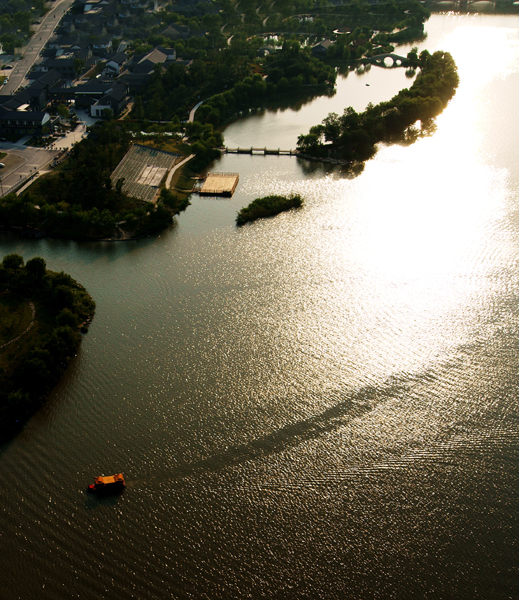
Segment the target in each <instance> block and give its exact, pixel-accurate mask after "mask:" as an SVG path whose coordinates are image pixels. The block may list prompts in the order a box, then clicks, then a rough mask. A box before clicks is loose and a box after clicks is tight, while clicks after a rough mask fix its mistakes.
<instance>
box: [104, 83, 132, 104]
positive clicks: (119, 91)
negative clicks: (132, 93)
mask: <svg viewBox="0 0 519 600" xmlns="http://www.w3.org/2000/svg"><path fill="white" fill-rule="evenodd" d="M127 95H128V92H127V88H126V85H121V84H116V85H114V89H113V90H112V91H111V92H110V93H109V94H107V96H108V97H110V98H113V99H114V100H116V101H117V102H119V101H120V100H122V99H123V98H125V97H126V96H127Z"/></svg>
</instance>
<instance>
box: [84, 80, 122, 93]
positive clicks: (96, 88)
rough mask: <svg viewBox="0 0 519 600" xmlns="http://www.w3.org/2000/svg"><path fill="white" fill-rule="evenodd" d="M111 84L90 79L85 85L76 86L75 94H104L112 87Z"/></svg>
mask: <svg viewBox="0 0 519 600" xmlns="http://www.w3.org/2000/svg"><path fill="white" fill-rule="evenodd" d="M113 85H114V84H113V83H105V82H104V81H99V80H98V79H90V81H87V82H86V83H82V84H81V85H78V86H76V93H79V94H80V93H89V94H99V93H103V94H106V93H107V92H108V91H110V88H112V87H113Z"/></svg>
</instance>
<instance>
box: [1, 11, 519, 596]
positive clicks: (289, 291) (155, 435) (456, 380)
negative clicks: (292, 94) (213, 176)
mask: <svg viewBox="0 0 519 600" xmlns="http://www.w3.org/2000/svg"><path fill="white" fill-rule="evenodd" d="M427 31H428V39H427V40H425V41H424V42H423V43H422V44H421V45H420V48H428V49H429V50H430V51H433V50H435V49H443V50H448V51H450V52H451V53H452V54H453V56H454V58H455V60H456V62H457V64H458V67H459V72H460V79H461V83H460V87H459V90H458V93H457V94H456V96H455V98H454V99H453V101H452V102H451V104H450V105H449V107H448V108H447V109H446V110H445V112H444V113H443V114H442V115H441V116H440V117H439V119H438V121H437V130H436V133H435V134H434V135H432V136H430V137H427V138H423V139H421V140H419V141H417V142H416V143H415V144H414V145H411V146H392V147H382V148H380V149H379V152H378V154H377V155H376V157H375V158H374V159H373V160H371V161H369V162H368V163H367V164H366V166H365V169H364V171H363V172H362V173H360V174H358V175H357V176H353V175H347V174H345V173H343V172H341V170H340V169H338V168H336V167H331V166H329V167H323V166H321V165H318V164H316V163H311V162H306V161H300V160H298V159H296V158H294V157H273V156H271V157H259V156H253V157H251V156H232V155H228V156H225V157H224V158H222V160H220V161H219V162H218V163H217V164H216V165H215V167H214V168H215V170H219V171H231V172H238V173H239V174H240V183H239V186H238V189H237V192H236V193H235V195H234V197H233V198H232V199H230V200H229V199H215V198H204V199H202V198H198V197H194V198H193V204H192V206H190V207H189V208H188V210H187V211H186V213H185V214H183V215H182V216H181V217H180V218H179V219H178V223H177V226H176V227H175V228H172V229H171V230H169V231H166V232H164V233H162V234H161V235H160V236H158V237H156V238H150V239H145V240H141V241H139V242H136V243H127V244H100V243H99V244H78V243H75V242H66V241H58V240H43V241H40V242H34V241H27V240H20V239H18V238H16V237H10V236H3V237H2V238H0V244H1V246H0V249H1V253H2V254H6V253H9V252H20V253H21V254H23V256H24V257H25V259H26V260H27V259H29V258H31V257H33V256H38V255H39V256H43V257H44V258H45V260H46V261H47V265H48V267H49V268H51V269H53V270H64V271H66V272H68V273H70V274H71V275H72V276H73V277H75V278H77V279H78V280H79V281H81V282H82V283H83V284H84V285H85V286H86V287H87V289H88V290H89V291H90V292H91V293H92V295H93V297H94V299H95V300H96V302H97V313H96V316H95V319H94V321H93V323H92V326H91V328H90V331H89V333H88V334H87V335H86V336H85V338H84V341H83V344H82V347H81V350H80V352H79V354H78V356H77V357H76V358H75V359H74V360H73V361H72V363H71V365H70V368H69V369H68V370H67V373H66V375H65V377H64V378H63V380H62V382H61V383H60V385H59V386H58V387H57V388H56V390H55V391H54V392H53V393H52V395H51V397H50V399H49V400H48V402H47V403H46V405H45V406H44V408H42V409H41V410H40V412H39V413H37V414H36V415H35V416H34V418H33V419H31V421H30V422H29V423H28V425H27V427H26V428H25V429H24V430H23V432H21V433H20V435H18V436H17V437H16V438H15V439H14V440H13V441H12V442H11V443H10V444H8V445H6V446H4V447H3V448H2V449H1V450H0V480H1V482H2V491H1V495H0V540H1V543H0V566H1V569H0V583H1V586H0V598H2V599H4V598H5V599H6V600H11V599H23V600H28V599H31V600H32V599H35V598H38V599H68V598H82V599H90V598H92V599H94V598H96V599H98V598H110V599H129V598H137V599H141V598H151V599H158V598H208V599H216V598H225V599H227V598H280V599H281V598H298V599H299V598H322V599H334V598H336V599H349V598H351V599H357V598H370V599H371V598H380V599H386V598H395V599H402V598H403V599H406V598H409V599H415V598H434V599H438V598H441V599H444V598H453V599H463V598H467V599H474V598H485V599H488V598H493V599H501V598H503V599H504V598H518V597H519V574H518V566H519V560H518V558H519V557H518V541H517V540H518V538H519V498H518V491H519V487H518V484H519V481H518V473H519V471H518V460H519V434H518V421H519V401H518V384H519V376H518V372H519V355H518V351H519V304H518V289H519V288H518V279H519V270H518V267H519V264H518V263H519V211H518V209H517V199H518V196H519V161H518V160H517V158H518V153H517V139H519V118H518V115H517V102H516V99H517V97H518V95H519V60H518V58H519V18H517V17H497V16H477V15H464V16H456V15H442V16H440V15H437V16H433V17H432V18H431V20H430V21H429V23H428V24H427ZM407 50H408V49H407V48H404V50H403V53H405V52H407ZM406 85H410V81H409V80H408V79H406V77H405V74H404V72H403V70H381V69H377V68H372V69H371V70H370V71H369V72H368V73H365V74H363V75H357V74H355V73H350V75H349V76H348V77H347V78H340V79H339V81H338V86H337V90H338V91H337V93H336V94H335V95H334V96H333V97H329V98H318V99H315V100H313V101H311V102H308V103H306V104H302V105H301V106H298V107H296V109H294V110H291V109H286V110H278V111H266V112H264V113H258V114H256V115H253V116H251V117H249V118H247V119H246V120H242V121H239V122H237V123H234V124H233V125H231V126H230V127H229V128H228V129H227V130H226V132H225V136H226V143H227V145H228V146H231V147H232V146H237V145H242V146H250V145H254V146H269V147H281V148H290V147H295V143H296V140H297V136H298V135H299V134H300V133H306V132H307V131H308V129H309V127H310V126H311V125H314V124H316V123H318V122H320V121H321V120H322V119H323V118H324V117H325V116H326V115H327V114H328V112H330V111H336V112H339V113H340V112H342V110H343V108H344V107H346V106H348V105H352V106H354V107H355V108H356V109H358V110H362V109H363V107H364V106H365V105H366V103H367V102H370V101H371V102H374V103H376V102H378V101H380V100H384V99H389V98H390V97H391V96H392V95H394V94H395V93H396V92H397V91H398V90H399V89H401V88H402V87H404V86H406ZM292 191H294V192H300V193H301V194H302V195H303V196H304V198H305V206H304V207H303V208H302V209H301V210H299V211H296V212H290V213H284V214H282V215H279V216H278V217H276V218H274V219H271V220H266V221H261V222H257V223H254V224H251V225H249V226H245V227H243V228H241V229H237V228H235V226H234V219H235V216H236V212H237V211H238V210H239V209H240V208H241V207H242V206H244V205H246V204H248V203H249V202H250V201H251V200H252V199H253V198H255V197H258V196H262V195H265V194H268V193H273V192H281V193H285V192H292ZM118 471H123V472H124V474H125V476H126V477H127V481H128V487H127V489H126V490H125V492H124V493H123V494H122V495H121V496H120V497H112V498H106V499H97V498H93V497H91V496H88V495H87V494H86V492H85V488H86V486H87V485H88V483H90V482H91V481H92V479H93V477H94V476H95V475H98V474H101V473H104V474H111V473H113V472H118Z"/></svg>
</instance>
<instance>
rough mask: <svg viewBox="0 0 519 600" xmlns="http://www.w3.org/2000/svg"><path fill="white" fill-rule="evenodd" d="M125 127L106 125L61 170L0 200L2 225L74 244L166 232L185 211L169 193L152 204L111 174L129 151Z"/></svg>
mask: <svg viewBox="0 0 519 600" xmlns="http://www.w3.org/2000/svg"><path fill="white" fill-rule="evenodd" d="M131 139H132V138H131V136H130V135H129V133H128V131H127V130H126V128H125V126H123V125H122V124H120V123H117V122H116V121H109V122H106V123H103V124H101V125H100V126H96V127H95V128H94V130H93V131H92V132H91V133H90V135H89V137H88V139H85V140H82V141H81V142H79V143H78V144H76V145H75V146H74V147H73V148H72V150H71V152H70V156H69V159H68V160H67V161H65V163H63V165H62V168H61V170H58V171H55V172H52V173H49V174H48V175H46V176H43V177H40V178H39V179H37V180H36V181H35V182H34V184H33V185H32V186H31V188H30V189H29V190H27V191H26V192H25V193H24V194H23V195H20V196H17V195H16V194H8V195H7V196H5V197H4V198H1V199H0V223H3V224H4V225H8V226H18V227H29V228H37V229H44V230H45V231H46V232H47V234H48V235H51V236H53V237H63V238H68V239H77V240H92V239H106V238H113V237H121V236H123V235H127V236H129V237H139V236H142V235H146V234H149V233H153V232H156V231H160V230H161V229H164V228H165V227H167V226H168V225H170V224H171V223H172V222H173V215H174V214H176V213H178V212H179V211H180V210H182V209H183V208H185V203H181V202H180V201H177V199H176V197H175V196H174V195H173V194H163V195H161V197H160V198H159V201H158V202H156V203H154V204H152V203H149V202H145V201H143V200H138V199H136V198H131V197H129V196H128V195H127V194H125V193H124V192H123V191H122V187H123V184H124V181H123V180H119V181H117V182H115V183H113V182H112V179H111V174H112V171H113V170H114V169H115V167H116V166H117V164H118V163H119V162H120V160H121V159H122V157H123V156H124V155H125V154H126V152H127V151H128V149H129V147H130V143H131Z"/></svg>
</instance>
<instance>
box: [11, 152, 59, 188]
mask: <svg viewBox="0 0 519 600" xmlns="http://www.w3.org/2000/svg"><path fill="white" fill-rule="evenodd" d="M21 141H22V140H20V142H21ZM20 142H18V143H16V144H11V143H10V142H0V151H2V152H9V154H15V155H16V156H19V157H20V158H21V159H22V161H23V162H22V163H21V164H20V165H18V166H17V167H14V168H13V169H10V170H7V171H6V172H5V173H4V172H3V170H2V169H0V194H7V193H8V192H9V190H10V189H11V188H12V187H13V186H15V185H17V184H19V183H20V181H21V180H22V179H26V178H27V177H28V176H29V175H35V173H37V172H40V173H41V172H42V171H43V170H46V169H47V165H48V163H49V162H50V161H52V160H53V159H54V158H55V157H56V156H58V154H59V152H58V151H57V150H44V149H43V148H32V147H30V146H24V145H23V144H22V143H20Z"/></svg>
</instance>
